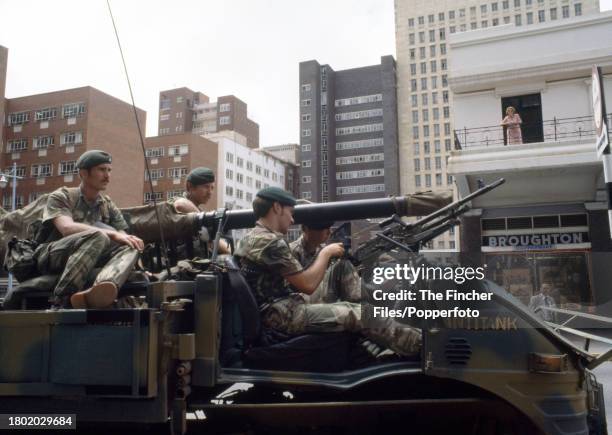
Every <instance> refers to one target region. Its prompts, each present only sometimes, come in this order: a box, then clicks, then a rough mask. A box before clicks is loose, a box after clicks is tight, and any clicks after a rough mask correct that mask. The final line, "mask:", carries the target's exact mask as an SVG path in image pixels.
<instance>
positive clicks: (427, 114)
mask: <svg viewBox="0 0 612 435" xmlns="http://www.w3.org/2000/svg"><path fill="white" fill-rule="evenodd" d="M427 121H429V110H427V109H423V122H427Z"/></svg>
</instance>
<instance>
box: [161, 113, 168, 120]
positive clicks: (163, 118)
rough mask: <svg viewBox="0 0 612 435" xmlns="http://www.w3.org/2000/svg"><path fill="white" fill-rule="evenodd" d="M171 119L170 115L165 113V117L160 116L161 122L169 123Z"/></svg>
mask: <svg viewBox="0 0 612 435" xmlns="http://www.w3.org/2000/svg"><path fill="white" fill-rule="evenodd" d="M169 119H170V114H169V113H165V114H163V115H159V120H160V121H167V120H169Z"/></svg>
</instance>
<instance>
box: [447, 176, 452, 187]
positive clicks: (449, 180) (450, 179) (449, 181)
mask: <svg viewBox="0 0 612 435" xmlns="http://www.w3.org/2000/svg"><path fill="white" fill-rule="evenodd" d="M446 184H449V185H450V184H453V176H452V175H447V176H446Z"/></svg>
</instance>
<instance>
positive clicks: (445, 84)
mask: <svg viewBox="0 0 612 435" xmlns="http://www.w3.org/2000/svg"><path fill="white" fill-rule="evenodd" d="M447 86H448V76H447V75H446V74H443V75H442V87H443V88H446V87H447Z"/></svg>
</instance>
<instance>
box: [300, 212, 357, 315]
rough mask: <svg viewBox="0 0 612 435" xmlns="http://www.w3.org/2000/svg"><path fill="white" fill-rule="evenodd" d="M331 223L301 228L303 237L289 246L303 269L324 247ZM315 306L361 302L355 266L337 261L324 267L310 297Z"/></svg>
mask: <svg viewBox="0 0 612 435" xmlns="http://www.w3.org/2000/svg"><path fill="white" fill-rule="evenodd" d="M333 224H334V223H333V222H317V223H307V224H303V225H302V235H301V236H300V237H299V238H298V239H297V240H295V241H293V242H291V243H290V244H289V248H290V249H291V253H292V254H293V256H294V257H295V258H296V259H297V260H298V261H299V262H300V264H301V265H302V267H303V268H305V269H306V268H308V267H309V266H310V265H311V264H312V263H313V262H314V261H315V259H316V258H317V255H319V251H321V249H323V248H324V247H325V243H326V242H327V241H328V239H329V236H330V235H331V227H332V225H333ZM309 300H310V302H311V303H315V302H336V301H348V302H361V278H360V276H359V273H358V272H357V269H355V266H353V264H352V263H351V262H350V261H349V260H347V259H346V258H337V259H334V260H332V261H330V263H329V264H328V266H327V269H326V271H325V276H324V277H323V279H322V280H321V283H320V284H319V286H318V287H317V289H316V290H315V292H314V293H313V294H312V295H310V298H309Z"/></svg>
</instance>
